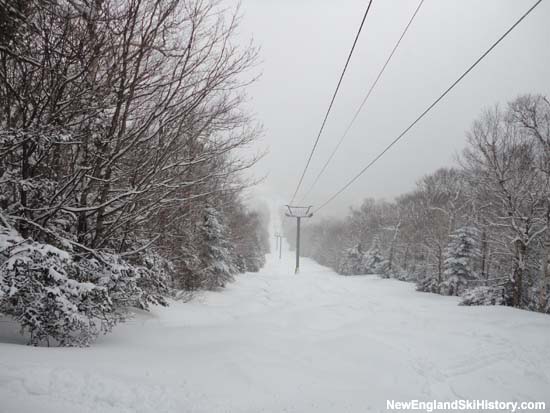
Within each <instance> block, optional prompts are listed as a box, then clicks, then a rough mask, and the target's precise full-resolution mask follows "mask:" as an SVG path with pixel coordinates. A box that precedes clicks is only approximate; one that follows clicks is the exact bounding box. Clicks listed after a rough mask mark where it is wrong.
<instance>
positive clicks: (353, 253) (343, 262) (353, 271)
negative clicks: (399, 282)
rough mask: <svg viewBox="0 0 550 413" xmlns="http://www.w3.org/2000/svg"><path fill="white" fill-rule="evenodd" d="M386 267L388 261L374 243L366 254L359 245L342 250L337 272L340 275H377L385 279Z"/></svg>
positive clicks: (386, 274)
mask: <svg viewBox="0 0 550 413" xmlns="http://www.w3.org/2000/svg"><path fill="white" fill-rule="evenodd" d="M388 267H389V265H388V261H387V260H386V259H385V258H384V256H383V255H382V254H381V253H380V249H379V248H378V244H377V243H376V242H375V243H373V246H372V247H371V248H370V249H369V250H368V251H367V252H364V251H363V250H362V248H361V244H357V245H355V246H353V247H352V248H348V249H346V250H344V252H343V253H342V256H341V258H340V261H339V264H338V268H337V271H338V273H339V274H342V275H364V274H379V275H381V276H383V277H386V278H387V277H388V274H389V272H388Z"/></svg>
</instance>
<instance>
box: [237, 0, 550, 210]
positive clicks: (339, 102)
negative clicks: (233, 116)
mask: <svg viewBox="0 0 550 413" xmlns="http://www.w3.org/2000/svg"><path fill="white" fill-rule="evenodd" d="M367 3H368V2H367V0H362V1H357V0H341V1H336V0H276V1H275V0H242V1H241V11H242V14H243V22H242V26H241V34H242V35H243V37H245V38H250V37H253V39H254V42H255V43H256V44H257V45H258V46H260V47H261V59H262V61H263V63H262V65H261V69H262V72H263V76H262V77H261V79H260V80H259V81H258V82H257V83H256V84H254V85H253V86H252V87H251V88H250V90H249V95H250V97H251V102H250V103H251V105H252V107H253V109H254V111H255V112H256V113H257V116H258V119H259V120H260V121H261V122H262V123H263V124H264V127H265V137H264V139H263V142H261V145H260V146H263V147H266V146H267V147H268V148H269V154H268V155H267V156H266V158H264V159H263V160H262V161H261V162H260V163H259V164H258V165H257V166H256V167H255V170H254V173H255V174H256V175H264V174H268V178H267V180H266V182H265V183H264V184H263V185H262V187H261V188H259V189H258V192H259V193H264V194H265V193H269V194H270V197H271V198H272V199H273V198H276V199H280V200H281V202H284V203H286V202H288V201H289V200H290V197H291V195H292V193H293V191H294V188H295V186H296V184H297V182H298V179H299V176H300V174H301V172H302V169H303V167H304V165H305V162H306V159H307V156H308V154H309V151H310V150H311V147H312V145H313V142H314V140H315V138H316V136H317V132H318V130H319V127H320V125H321V122H322V119H323V116H324V114H325V111H326V109H327V106H328V103H329V101H330V98H331V95H332V93H333V91H334V88H335V86H336V82H337V80H338V76H339V75H340V72H341V70H342V68H343V65H344V62H345V59H346V57H347V55H348V53H349V49H350V47H351V44H352V41H353V38H354V36H355V33H356V31H357V28H358V26H359V23H360V21H361V18H362V16H363V13H364V11H365V7H366V5H367ZM533 3H534V0H426V1H425V2H424V4H423V6H422V8H421V9H420V12H419V14H418V15H417V17H416V19H415V21H414V23H413V25H412V27H411V28H410V29H409V32H408V33H407V36H406V37H405V39H404V40H403V42H402V43H401V46H400V48H399V49H398V51H397V53H396V55H395V56H394V57H393V60H392V62H391V63H390V66H388V68H387V69H386V72H385V73H384V75H383V77H382V79H381V80H380V82H379V83H378V85H377V87H376V89H375V90H374V92H373V94H372V95H371V97H370V99H369V101H368V103H367V105H366V106H365V108H364V110H363V112H362V113H361V115H360V116H359V118H358V119H357V121H356V123H355V125H354V127H353V128H352V130H351V131H350V133H349V134H348V136H347V138H346V140H345V141H344V143H343V145H342V147H341V148H340V150H339V152H338V153H337V154H336V156H335V158H334V159H333V161H332V163H331V165H330V166H329V168H328V169H327V171H326V172H325V175H324V176H323V177H322V178H321V180H320V181H319V183H318V184H317V186H316V189H315V190H314V191H313V192H312V193H311V195H310V197H309V198H308V199H307V200H306V203H307V204H313V205H316V204H319V203H320V202H322V201H324V200H325V199H326V198H328V196H330V195H331V194H332V193H334V192H335V191H336V190H337V189H339V188H340V187H341V186H342V185H343V184H344V183H345V182H346V181H347V180H348V179H350V178H351V177H352V176H354V175H355V174H356V173H357V172H358V171H359V170H361V169H362V168H363V167H364V166H365V165H366V164H367V163H368V162H369V161H370V160H371V159H372V158H373V157H374V156H376V154H377V153H379V152H380V151H381V150H382V149H383V148H384V147H385V146H386V145H387V144H388V143H389V142H391V141H392V140H393V139H394V138H395V137H396V136H397V135H398V134H399V133H400V132H401V131H402V130H403V129H404V128H405V127H406V126H408V125H409V123H410V122H412V121H413V120H414V119H415V118H416V116H418V115H419V114H420V113H421V112H422V111H423V110H424V109H425V108H426V107H427V106H428V105H429V104H430V103H431V102H432V101H433V100H434V99H435V98H436V97H438V96H439V95H440V94H441V92H442V91H443V90H444V89H446V88H447V87H448V86H449V85H450V84H451V83H452V82H453V81H454V80H455V79H456V78H457V77H458V76H459V75H460V74H461V73H462V72H463V71H464V70H465V69H466V68H467V67H468V66H469V65H470V64H471V63H473V61H474V60H475V59H477V58H478V57H479V56H480V55H481V53H483V52H484V51H485V49H487V47H489V46H490V44H491V43H492V42H494V41H495V40H496V39H497V38H498V37H499V36H500V35H501V34H502V33H503V32H504V31H505V30H506V29H507V28H508V27H509V26H510V25H511V24H512V23H513V22H514V21H515V20H516V19H517V18H519V16H520V15H521V14H523V13H524V11H526V10H527V9H528V8H529V7H530V6H531V5H532V4H533ZM417 4H418V1H417V0H374V2H373V6H372V9H371V12H370V14H369V16H368V17H367V21H366V23H365V26H364V28H363V32H362V34H361V37H360V39H359V43H358V46H357V47H356V50H355V53H354V56H353V58H352V60H351V63H350V66H349V67H348V71H347V73H346V76H345V78H344V81H343V83H342V86H341V88H340V92H339V95H338V97H337V99H336V103H335V105H334V107H333V110H332V113H331V115H330V117H329V120H328V123H327V125H326V128H325V131H324V133H323V135H322V137H321V140H320V143H319V146H318V149H317V151H316V153H315V155H314V158H313V161H312V163H311V166H310V169H309V172H308V174H307V175H306V179H305V181H304V185H303V190H304V192H305V190H306V189H307V188H308V187H309V185H310V183H311V182H312V180H313V178H314V177H315V176H316V174H317V172H318V171H319V169H320V168H321V166H322V165H323V163H324V162H325V160H326V159H327V158H328V156H329V154H330V153H331V151H332V149H333V147H334V145H336V143H337V141H338V140H339V138H340V136H341V135H342V133H343V132H344V129H345V127H346V125H347V123H348V122H349V121H350V120H351V118H352V116H353V114H354V113H355V111H356V109H357V107H358V106H359V104H360V103H361V101H362V100H363V97H364V95H365V94H366V92H367V90H368V88H369V87H370V85H371V83H372V82H373V80H374V78H375V76H376V74H377V73H378V71H379V70H380V68H381V66H382V65H383V63H384V61H385V59H386V58H387V56H388V54H389V53H390V51H391V49H392V47H393V45H394V43H395V42H396V41H397V39H398V38H399V36H400V34H401V32H402V30H403V28H404V27H405V25H406V23H407V22H408V20H409V18H410V16H411V15H412V13H413V11H414V9H415V8H416V6H417ZM549 42H550V2H549V1H546V2H542V4H540V5H539V7H538V8H537V9H535V11H534V12H533V13H532V14H531V15H530V16H528V17H527V19H526V20H524V21H523V22H522V23H521V25H520V26H519V27H517V28H516V30H514V32H512V33H511V35H510V36H509V37H508V38H506V39H505V40H504V42H503V43H501V44H500V45H499V46H498V48H497V49H495V50H494V51H493V52H492V53H491V54H490V55H489V56H488V57H487V58H486V59H485V60H484V61H483V62H482V63H481V64H480V65H479V66H478V67H477V68H476V69H475V70H474V72H472V73H471V74H470V75H468V77H467V78H466V79H464V81H463V82H462V83H461V84H460V85H459V86H457V88H456V89H454V90H453V91H452V92H451V93H450V94H449V95H448V96H447V97H446V98H445V99H444V100H443V101H442V102H441V103H440V104H439V105H438V106H437V107H436V108H435V109H434V110H433V111H432V112H430V113H429V114H428V116H426V117H425V118H424V119H423V120H422V121H421V122H420V123H419V124H418V125H417V126H416V127H415V128H414V129H413V130H411V131H410V132H409V134H408V135H406V137H405V138H404V139H403V140H402V141H401V142H400V143H399V144H398V145H397V146H395V147H394V148H393V149H392V150H391V151H390V152H388V153H387V154H386V155H385V156H384V157H383V158H382V159H381V160H380V161H379V162H378V163H377V164H376V165H375V166H374V167H373V168H371V169H370V170H369V171H368V172H367V173H366V174H365V175H363V176H362V177H361V178H360V180H359V181H357V182H356V183H355V184H354V185H353V186H352V187H351V188H349V189H348V190H347V191H346V192H345V193H343V194H342V195H341V196H340V197H339V198H338V199H337V200H335V201H334V202H333V203H332V204H331V205H330V206H327V207H326V208H325V210H324V213H326V214H338V213H343V212H345V211H346V209H347V208H348V207H349V206H350V205H358V204H360V202H361V201H362V200H363V199H364V198H366V197H376V198H386V199H391V198H393V197H394V196H396V195H399V194H401V193H404V192H407V191H409V190H411V189H412V188H413V187H414V183H415V181H416V180H418V179H419V178H420V177H421V176H422V175H424V174H426V173H430V172H432V171H434V170H435V169H437V168H439V167H442V166H446V165H452V164H453V163H454V157H455V155H456V153H457V152H459V151H460V150H461V149H462V148H463V147H464V144H465V140H464V136H465V131H466V130H468V129H469V127H470V125H471V124H472V122H473V120H474V119H475V118H476V117H477V116H478V115H479V113H480V112H481V111H482V110H483V109H484V108H487V107H489V106H491V105H493V104H495V103H501V104H505V103H506V102H507V101H509V100H511V99H513V98H514V97H516V96H517V95H519V94H522V93H545V94H549V93H550V47H549V46H550V45H549ZM298 198H300V197H298Z"/></svg>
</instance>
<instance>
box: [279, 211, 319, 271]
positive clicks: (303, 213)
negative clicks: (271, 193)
mask: <svg viewBox="0 0 550 413" xmlns="http://www.w3.org/2000/svg"><path fill="white" fill-rule="evenodd" d="M285 206H286V207H287V208H288V212H287V213H286V214H285V215H286V216H287V217H289V218H296V269H295V270H294V274H298V273H299V272H300V223H301V220H302V218H311V217H312V216H313V213H311V212H310V211H311V208H312V206H311V205H310V206H292V205H285Z"/></svg>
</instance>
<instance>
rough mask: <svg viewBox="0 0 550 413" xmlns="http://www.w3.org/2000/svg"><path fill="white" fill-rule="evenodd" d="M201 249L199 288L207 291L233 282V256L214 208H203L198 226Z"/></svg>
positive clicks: (219, 217) (227, 233) (218, 213)
mask: <svg viewBox="0 0 550 413" xmlns="http://www.w3.org/2000/svg"><path fill="white" fill-rule="evenodd" d="M199 233H200V236H201V241H202V243H201V248H200V249H199V260H200V270H199V274H198V275H199V278H200V280H201V287H202V288H206V289H208V290H215V289H217V288H223V287H225V285H226V284H227V283H228V282H230V281H233V275H234V274H235V273H237V268H236V265H235V260H234V255H233V254H232V251H231V244H230V242H229V241H228V240H229V231H228V228H227V226H226V225H225V224H224V222H223V216H222V214H220V212H219V211H218V210H217V209H215V208H211V207H208V208H205V211H204V216H203V221H202V223H201V224H200V226H199Z"/></svg>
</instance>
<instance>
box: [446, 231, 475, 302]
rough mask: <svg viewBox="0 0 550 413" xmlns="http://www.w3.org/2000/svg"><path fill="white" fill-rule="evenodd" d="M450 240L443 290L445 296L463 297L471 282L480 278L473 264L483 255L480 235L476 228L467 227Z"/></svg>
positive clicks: (453, 235) (452, 235)
mask: <svg viewBox="0 0 550 413" xmlns="http://www.w3.org/2000/svg"><path fill="white" fill-rule="evenodd" d="M450 238H451V240H450V241H449V246H448V247H447V258H446V259H445V263H444V268H445V270H444V275H445V281H444V282H443V283H442V286H441V290H442V293H444V294H445V295H461V294H462V293H463V292H464V291H465V290H466V289H467V288H468V287H469V286H471V281H474V280H476V279H477V278H478V277H477V275H476V274H475V272H474V269H473V263H474V260H476V259H477V258H478V257H479V256H480V255H481V253H480V250H479V246H478V241H477V240H478V239H479V235H478V232H477V230H476V229H475V228H473V227H471V226H465V227H461V228H459V229H458V230H456V231H455V232H454V233H453V234H451V237H450Z"/></svg>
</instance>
